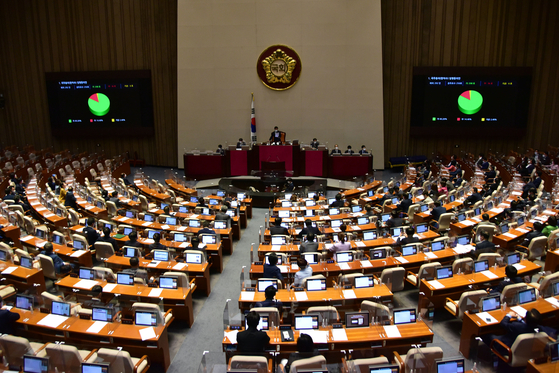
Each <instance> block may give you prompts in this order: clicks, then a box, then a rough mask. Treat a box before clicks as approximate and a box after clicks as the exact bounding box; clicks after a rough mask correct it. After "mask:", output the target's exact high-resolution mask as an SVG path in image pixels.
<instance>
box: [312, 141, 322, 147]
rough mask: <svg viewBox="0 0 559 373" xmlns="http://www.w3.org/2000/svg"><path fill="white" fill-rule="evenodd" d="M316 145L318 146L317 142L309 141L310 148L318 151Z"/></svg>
mask: <svg viewBox="0 0 559 373" xmlns="http://www.w3.org/2000/svg"><path fill="white" fill-rule="evenodd" d="M318 145H320V143H319V142H318V141H311V148H313V149H318Z"/></svg>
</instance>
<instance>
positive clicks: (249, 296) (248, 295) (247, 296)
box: [241, 291, 254, 301]
mask: <svg viewBox="0 0 559 373" xmlns="http://www.w3.org/2000/svg"><path fill="white" fill-rule="evenodd" d="M241 300H250V301H253V300H254V292H251V291H241Z"/></svg>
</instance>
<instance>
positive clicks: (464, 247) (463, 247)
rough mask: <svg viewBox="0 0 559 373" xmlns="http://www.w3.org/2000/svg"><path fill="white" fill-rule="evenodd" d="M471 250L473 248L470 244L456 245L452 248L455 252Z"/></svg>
mask: <svg viewBox="0 0 559 373" xmlns="http://www.w3.org/2000/svg"><path fill="white" fill-rule="evenodd" d="M472 250H475V249H474V247H473V246H472V245H456V247H455V248H454V252H455V253H456V254H467V253H469V252H470V251H472Z"/></svg>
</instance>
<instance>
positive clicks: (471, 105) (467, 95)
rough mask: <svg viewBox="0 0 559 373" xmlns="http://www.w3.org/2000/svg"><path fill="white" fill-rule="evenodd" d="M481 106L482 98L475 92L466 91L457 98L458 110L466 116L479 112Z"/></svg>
mask: <svg viewBox="0 0 559 373" xmlns="http://www.w3.org/2000/svg"><path fill="white" fill-rule="evenodd" d="M482 104H483V96H482V95H481V94H480V93H479V92H477V91H471V90H470V91H466V92H463V93H462V94H461V95H460V96H459V97H458V109H460V111H461V112H462V113H464V114H467V115H472V114H475V113H477V112H478V111H480V109H481V105H482Z"/></svg>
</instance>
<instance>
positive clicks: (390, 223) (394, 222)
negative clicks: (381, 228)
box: [386, 218, 404, 227]
mask: <svg viewBox="0 0 559 373" xmlns="http://www.w3.org/2000/svg"><path fill="white" fill-rule="evenodd" d="M402 225H404V219H402V218H390V219H388V220H387V221H386V226H387V227H400V226H402Z"/></svg>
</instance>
